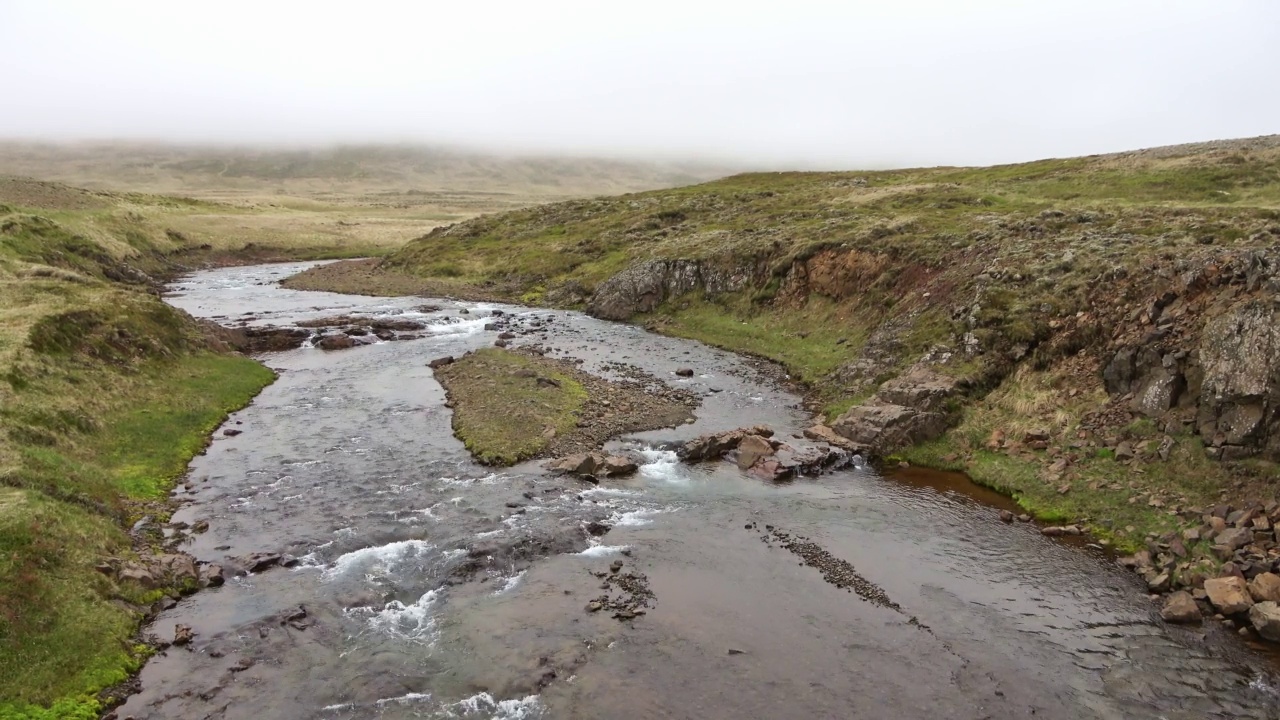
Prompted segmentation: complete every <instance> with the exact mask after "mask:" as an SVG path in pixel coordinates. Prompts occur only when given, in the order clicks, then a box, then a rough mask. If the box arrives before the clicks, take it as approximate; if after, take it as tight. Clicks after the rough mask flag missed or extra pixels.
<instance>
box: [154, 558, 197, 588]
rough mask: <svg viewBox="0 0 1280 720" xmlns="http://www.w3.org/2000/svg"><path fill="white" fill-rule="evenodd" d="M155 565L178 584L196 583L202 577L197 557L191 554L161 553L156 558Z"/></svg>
mask: <svg viewBox="0 0 1280 720" xmlns="http://www.w3.org/2000/svg"><path fill="white" fill-rule="evenodd" d="M155 565H156V567H158V568H160V569H161V571H162V572H163V573H164V575H165V577H166V578H167V579H168V581H169V582H171V583H173V584H176V585H182V584H185V583H195V582H196V581H197V580H199V579H200V573H199V571H198V570H197V569H196V561H195V558H193V557H191V556H190V555H186V554H174V555H161V556H159V557H157V558H156V559H155Z"/></svg>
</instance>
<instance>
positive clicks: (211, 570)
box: [201, 563, 226, 587]
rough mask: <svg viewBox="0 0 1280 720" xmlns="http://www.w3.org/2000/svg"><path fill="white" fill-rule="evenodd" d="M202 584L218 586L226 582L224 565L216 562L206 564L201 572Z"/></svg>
mask: <svg viewBox="0 0 1280 720" xmlns="http://www.w3.org/2000/svg"><path fill="white" fill-rule="evenodd" d="M201 575H202V577H201V584H203V585H205V586H206V587H218V586H220V585H222V584H223V583H224V582H226V577H225V576H224V575H223V571H222V566H221V565H218V564H216V563H213V564H210V565H205V566H204V568H203V572H202V573H201Z"/></svg>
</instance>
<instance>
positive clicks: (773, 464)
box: [749, 458, 796, 482]
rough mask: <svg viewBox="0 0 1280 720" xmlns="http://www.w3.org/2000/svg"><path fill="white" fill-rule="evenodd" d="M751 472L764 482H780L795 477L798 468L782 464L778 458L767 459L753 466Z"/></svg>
mask: <svg viewBox="0 0 1280 720" xmlns="http://www.w3.org/2000/svg"><path fill="white" fill-rule="evenodd" d="M749 472H750V473H751V474H752V475H755V476H756V477H758V478H761V479H763V480H769V481H771V482H780V481H782V480H790V479H791V478H793V477H795V474H796V468H795V466H793V465H787V464H784V463H782V462H780V461H779V460H778V459H777V458H766V459H764V460H761V461H759V462H757V463H756V464H755V465H753V466H752V467H751V469H750V471H749Z"/></svg>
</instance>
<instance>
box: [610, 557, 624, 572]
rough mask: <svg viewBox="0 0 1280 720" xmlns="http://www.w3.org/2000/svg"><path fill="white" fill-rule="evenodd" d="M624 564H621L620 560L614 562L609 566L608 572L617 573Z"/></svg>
mask: <svg viewBox="0 0 1280 720" xmlns="http://www.w3.org/2000/svg"><path fill="white" fill-rule="evenodd" d="M624 564H625V563H623V562H622V561H621V560H614V561H613V562H612V563H610V564H609V572H611V573H616V572H618V571H619V570H621V569H622V566H623V565H624Z"/></svg>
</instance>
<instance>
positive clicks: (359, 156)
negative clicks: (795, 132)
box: [0, 142, 727, 200]
mask: <svg viewBox="0 0 1280 720" xmlns="http://www.w3.org/2000/svg"><path fill="white" fill-rule="evenodd" d="M0 173H2V174H10V175H24V176H29V177H37V178H41V179H44V180H57V181H60V182H65V183H70V184H73V185H77V186H82V187H88V188H92V189H97V190H130V191H136V192H148V193H163V194H182V195H195V196H197V197H217V198H219V199H227V198H231V197H236V196H256V195H270V194H281V195H293V196H298V197H316V198H317V199H338V200H342V199H346V198H353V197H356V198H358V197H361V196H369V198H370V199H376V198H379V197H380V198H382V199H384V200H394V199H395V198H396V197H397V196H407V197H409V198H411V199H412V198H413V197H414V196H415V195H421V194H424V193H426V194H430V193H441V192H445V193H455V194H462V195H471V196H474V197H473V198H472V199H473V200H484V199H485V198H488V197H495V196H496V197H498V198H503V197H505V198H508V200H509V199H510V198H523V199H526V200H528V199H533V198H542V199H555V198H566V197H573V196H580V195H600V194H612V193H622V192H635V191H638V190H650V189H654V188H662V187H671V186H675V185H687V184H689V183H694V182H700V181H703V180H708V179H711V178H714V177H720V176H722V175H725V174H727V171H726V170H724V169H722V168H718V167H713V166H709V165H703V164H697V163H673V162H639V161H621V160H608V159H598V158H562V157H537V156H514V155H497V154H487V153H481V152H473V151H466V150H460V149H453V148H448V147H434V146H425V145H348V146H332V147H327V148H299V149H273V148H261V147H231V146H204V147H201V146H192V145H164V144H156V143H125V142H110V143H107V142H101V143H87V142H86V143H74V144H62V145H58V144H37V143H20V142H0Z"/></svg>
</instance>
